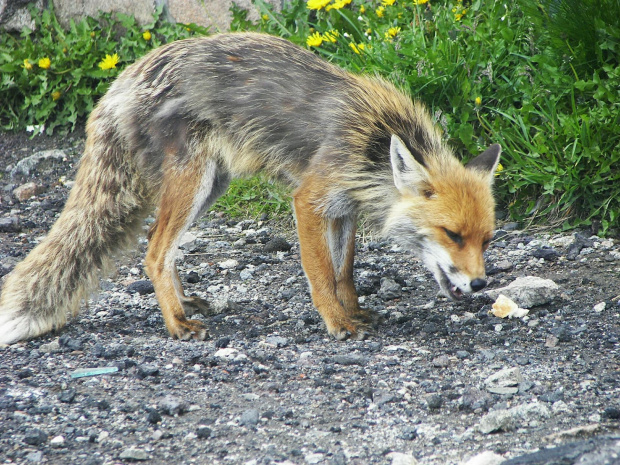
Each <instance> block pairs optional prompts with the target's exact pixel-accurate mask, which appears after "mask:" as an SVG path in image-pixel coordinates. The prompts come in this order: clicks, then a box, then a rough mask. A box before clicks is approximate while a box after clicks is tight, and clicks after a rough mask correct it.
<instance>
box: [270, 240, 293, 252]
mask: <svg viewBox="0 0 620 465" xmlns="http://www.w3.org/2000/svg"><path fill="white" fill-rule="evenodd" d="M292 248H293V246H292V245H291V244H289V243H288V242H287V241H286V239H284V238H283V237H274V238H273V239H271V240H269V241H268V242H267V243H266V244H265V245H264V246H263V252H265V253H275V252H288V251H289V250H291V249H292Z"/></svg>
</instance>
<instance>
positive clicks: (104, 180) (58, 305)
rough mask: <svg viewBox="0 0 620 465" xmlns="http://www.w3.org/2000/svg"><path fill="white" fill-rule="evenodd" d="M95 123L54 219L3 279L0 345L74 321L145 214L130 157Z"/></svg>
mask: <svg viewBox="0 0 620 465" xmlns="http://www.w3.org/2000/svg"><path fill="white" fill-rule="evenodd" d="M97 124H99V125H101V124H102V123H101V122H99V123H97V122H91V123H89V134H90V135H89V137H88V139H87V143H86V150H85V153H84V156H83V157H82V160H81V162H80V168H79V170H78V174H77V178H76V182H75V185H74V187H73V189H72V191H71V194H70V195H69V199H68V200H67V204H66V206H65V208H64V210H63V212H62V214H61V215H60V217H59V219H58V221H57V222H56V223H55V224H54V226H53V227H52V229H51V230H50V232H49V234H48V235H47V236H46V237H45V239H44V240H43V241H42V242H41V243H40V244H39V245H37V246H36V247H35V248H34V249H33V250H32V252H31V253H30V254H29V255H28V256H27V257H26V259H25V260H24V261H23V262H21V263H19V264H18V265H17V266H16V267H15V269H14V270H13V271H12V273H11V274H10V275H9V276H8V277H7V280H6V282H5V284H4V287H3V290H2V294H1V295H0V343H3V344H12V343H14V342H17V341H20V340H25V339H29V338H32V337H35V336H38V335H41V334H44V333H46V332H49V331H51V330H52V329H57V328H60V327H62V326H63V325H64V324H65V323H66V321H67V317H69V316H74V315H76V314H77V312H78V310H79V305H80V302H81V300H82V299H84V298H86V297H88V295H89V293H90V292H92V291H93V290H94V289H95V288H96V286H97V284H98V279H99V277H100V275H101V273H102V272H103V271H104V270H105V269H106V267H107V266H108V265H109V264H110V262H111V258H112V257H113V255H114V253H115V252H117V251H118V250H120V249H122V248H123V247H126V246H127V245H129V244H130V243H131V242H133V239H134V238H135V236H136V233H137V232H138V230H139V229H140V226H141V224H142V220H143V219H144V217H145V216H146V214H147V213H148V207H149V205H150V201H149V193H148V189H147V185H146V184H145V183H144V181H143V180H142V179H141V176H140V175H139V173H138V170H137V167H136V166H135V161H134V160H133V159H132V158H133V157H130V156H123V153H122V150H123V149H122V148H121V144H120V143H119V141H118V140H114V139H115V137H110V135H111V134H110V131H102V127H97ZM106 132H107V134H106ZM106 135H107V137H106ZM110 139H112V140H110Z"/></svg>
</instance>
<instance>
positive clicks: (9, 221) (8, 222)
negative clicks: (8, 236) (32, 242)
mask: <svg viewBox="0 0 620 465" xmlns="http://www.w3.org/2000/svg"><path fill="white" fill-rule="evenodd" d="M21 230H22V228H21V225H20V224H19V218H18V217H16V216H9V217H7V218H0V233H18V232H20V231H21Z"/></svg>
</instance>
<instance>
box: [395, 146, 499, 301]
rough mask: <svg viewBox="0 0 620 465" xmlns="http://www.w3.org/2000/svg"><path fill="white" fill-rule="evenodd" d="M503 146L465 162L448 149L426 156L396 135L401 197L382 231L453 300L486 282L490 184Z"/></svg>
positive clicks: (397, 180)
mask: <svg viewBox="0 0 620 465" xmlns="http://www.w3.org/2000/svg"><path fill="white" fill-rule="evenodd" d="M500 152H501V147H500V146H499V145H497V144H494V145H491V146H490V147H489V148H488V149H487V150H486V151H485V152H483V153H482V154H480V155H478V157H476V158H474V159H473V160H472V161H470V162H469V163H468V164H467V165H466V166H463V165H462V164H461V163H460V162H459V161H458V160H457V159H456V158H455V157H454V156H452V155H451V154H450V153H447V152H442V153H439V154H435V155H436V156H427V157H423V156H422V155H420V154H418V153H415V154H412V152H411V151H410V150H409V149H408V148H407V146H406V145H405V144H404V143H403V141H402V140H401V139H400V138H399V137H398V136H396V135H393V136H392V140H391V147H390V160H391V164H392V171H393V175H394V185H395V187H396V189H397V191H398V200H397V201H396V202H395V204H394V205H393V206H392V208H391V211H390V214H389V217H388V219H387V221H386V224H385V228H384V233H385V234H386V236H388V237H390V238H391V239H393V240H395V241H396V242H397V243H399V244H400V245H402V246H403V247H405V248H407V249H409V250H412V251H413V252H415V253H417V254H418V255H419V256H420V257H421V258H422V259H423V261H424V264H425V265H426V267H427V268H428V269H429V270H430V271H431V272H432V273H433V275H434V277H435V279H436V281H437V283H438V284H439V286H440V287H441V290H442V291H443V293H444V294H445V295H446V296H448V297H449V298H451V299H460V298H461V297H462V296H463V294H466V293H470V292H476V291H479V290H481V289H482V288H484V287H485V286H486V283H487V282H486V276H485V267H484V258H483V253H484V251H485V250H486V249H487V247H488V245H489V242H490V241H491V239H492V237H493V231H494V228H495V202H494V200H493V195H492V192H491V188H492V185H493V179H494V175H495V171H496V169H497V165H498V163H499V156H500Z"/></svg>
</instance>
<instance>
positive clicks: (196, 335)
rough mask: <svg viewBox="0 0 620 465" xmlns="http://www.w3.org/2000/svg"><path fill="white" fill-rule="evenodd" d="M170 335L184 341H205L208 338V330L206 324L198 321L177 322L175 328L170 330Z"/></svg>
mask: <svg viewBox="0 0 620 465" xmlns="http://www.w3.org/2000/svg"><path fill="white" fill-rule="evenodd" d="M170 334H171V335H172V337H173V338H175V339H181V340H182V341H189V340H190V339H196V340H197V341H204V340H205V339H206V338H207V328H206V326H205V325H204V323H201V322H200V321H196V320H184V321H177V324H176V326H175V328H174V329H171V330H170Z"/></svg>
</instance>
